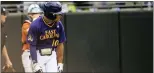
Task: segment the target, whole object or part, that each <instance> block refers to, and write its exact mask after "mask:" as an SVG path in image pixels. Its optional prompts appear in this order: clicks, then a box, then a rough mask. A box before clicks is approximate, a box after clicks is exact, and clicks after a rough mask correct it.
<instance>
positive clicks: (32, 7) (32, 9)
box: [27, 4, 43, 13]
mask: <svg viewBox="0 0 154 73" xmlns="http://www.w3.org/2000/svg"><path fill="white" fill-rule="evenodd" d="M42 12H43V11H42V9H41V8H40V7H39V5H37V4H31V5H30V6H29V7H28V11H27V13H42Z"/></svg>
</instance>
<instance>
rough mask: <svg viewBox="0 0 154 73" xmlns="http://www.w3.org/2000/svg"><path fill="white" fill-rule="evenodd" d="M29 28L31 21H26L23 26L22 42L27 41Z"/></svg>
mask: <svg viewBox="0 0 154 73" xmlns="http://www.w3.org/2000/svg"><path fill="white" fill-rule="evenodd" d="M28 29H29V23H24V24H23V26H22V39H21V40H22V43H25V42H26V36H27V33H28Z"/></svg>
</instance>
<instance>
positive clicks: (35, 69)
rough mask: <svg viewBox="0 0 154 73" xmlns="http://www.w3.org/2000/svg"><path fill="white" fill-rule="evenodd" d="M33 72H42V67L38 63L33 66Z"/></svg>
mask: <svg viewBox="0 0 154 73" xmlns="http://www.w3.org/2000/svg"><path fill="white" fill-rule="evenodd" d="M33 71H34V72H42V67H41V66H40V65H39V64H38V63H34V64H33Z"/></svg>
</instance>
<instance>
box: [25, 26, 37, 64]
mask: <svg viewBox="0 0 154 73" xmlns="http://www.w3.org/2000/svg"><path fill="white" fill-rule="evenodd" d="M34 25H35V24H33V23H32V24H31V26H30V28H29V31H28V35H27V42H28V43H29V44H30V54H31V58H32V60H33V62H37V53H36V44H37V28H36V26H34Z"/></svg>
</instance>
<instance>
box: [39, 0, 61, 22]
mask: <svg viewBox="0 0 154 73" xmlns="http://www.w3.org/2000/svg"><path fill="white" fill-rule="evenodd" d="M40 8H42V10H43V11H44V16H46V17H47V18H48V19H51V20H54V19H56V16H57V14H58V15H61V14H62V12H61V11H62V5H61V3H60V2H53V1H50V2H45V3H43V4H40Z"/></svg>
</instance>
